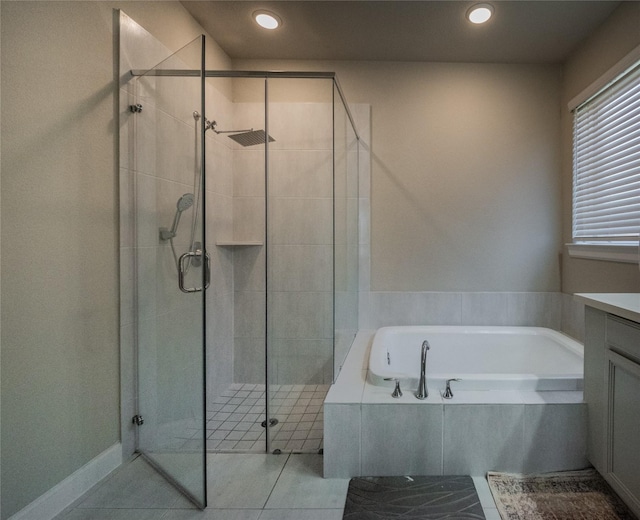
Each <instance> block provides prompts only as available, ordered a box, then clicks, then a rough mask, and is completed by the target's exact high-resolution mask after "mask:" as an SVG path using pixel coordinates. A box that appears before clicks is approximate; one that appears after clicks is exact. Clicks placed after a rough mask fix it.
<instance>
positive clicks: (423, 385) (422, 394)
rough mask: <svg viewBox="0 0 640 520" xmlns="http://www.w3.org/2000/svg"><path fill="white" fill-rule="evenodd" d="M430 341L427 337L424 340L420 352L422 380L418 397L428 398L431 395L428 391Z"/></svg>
mask: <svg viewBox="0 0 640 520" xmlns="http://www.w3.org/2000/svg"><path fill="white" fill-rule="evenodd" d="M429 348H430V347H429V342H428V341H427V340H426V339H425V340H424V341H423V342H422V351H421V353H420V382H419V383H418V391H417V392H416V397H417V398H418V399H426V398H427V397H428V396H429V392H428V391H427V375H426V373H427V350H429Z"/></svg>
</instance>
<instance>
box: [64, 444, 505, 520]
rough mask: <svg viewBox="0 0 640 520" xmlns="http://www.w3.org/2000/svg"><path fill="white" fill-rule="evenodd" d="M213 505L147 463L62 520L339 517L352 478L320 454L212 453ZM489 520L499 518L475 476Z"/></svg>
mask: <svg viewBox="0 0 640 520" xmlns="http://www.w3.org/2000/svg"><path fill="white" fill-rule="evenodd" d="M207 462H208V471H209V479H208V493H209V508H207V509H206V510H205V511H199V510H197V509H195V508H194V507H193V506H192V505H191V503H190V502H189V501H188V500H187V499H186V498H184V497H183V496H182V495H181V494H180V493H179V492H177V491H176V490H174V489H173V487H172V486H171V485H170V484H168V483H167V482H166V481H165V480H164V479H163V478H162V477H161V476H160V475H159V474H157V473H156V472H155V471H154V470H153V469H152V468H151V467H150V466H149V465H148V464H147V463H146V462H145V461H144V460H143V459H142V458H140V457H138V458H136V459H133V460H132V461H130V462H128V463H126V464H124V465H122V466H121V467H120V468H118V469H117V470H116V471H114V472H113V473H112V474H111V475H110V476H109V477H107V478H106V479H104V480H103V481H102V482H101V483H99V484H97V485H96V486H94V487H93V488H92V489H91V490H89V491H88V492H87V493H86V494H85V495H84V496H83V497H81V498H80V499H79V500H77V501H76V502H75V503H74V504H73V505H72V506H70V507H69V508H68V509H67V510H66V511H64V512H63V513H61V514H60V515H58V516H57V517H56V520H125V519H127V520H128V519H131V518H135V519H136V520H341V519H342V513H343V508H344V503H345V498H346V496H347V489H348V486H349V479H324V478H322V456H321V455H317V454H282V455H271V454H264V453H262V454H259V453H244V454H240V453H210V454H209V455H208V459H207ZM474 483H475V484H476V489H477V491H478V495H479V497H480V503H481V504H482V506H483V509H484V512H485V516H486V518H487V520H500V516H499V514H498V513H497V510H496V509H495V504H494V502H493V499H492V498H491V492H490V491H489V487H488V485H487V483H486V480H485V479H484V478H481V477H478V478H474Z"/></svg>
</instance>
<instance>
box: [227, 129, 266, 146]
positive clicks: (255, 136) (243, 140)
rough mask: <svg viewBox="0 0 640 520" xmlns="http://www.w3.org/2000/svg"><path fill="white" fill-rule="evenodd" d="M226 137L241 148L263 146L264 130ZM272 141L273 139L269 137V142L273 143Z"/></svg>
mask: <svg viewBox="0 0 640 520" xmlns="http://www.w3.org/2000/svg"><path fill="white" fill-rule="evenodd" d="M228 137H229V139H233V140H234V141H235V142H236V143H238V144H240V145H242V146H254V145H256V144H264V142H265V137H266V134H265V131H264V130H250V131H248V132H241V133H238V134H233V135H230V136H228ZM274 141H275V139H274V138H273V137H271V136H269V142H270V143H273V142H274Z"/></svg>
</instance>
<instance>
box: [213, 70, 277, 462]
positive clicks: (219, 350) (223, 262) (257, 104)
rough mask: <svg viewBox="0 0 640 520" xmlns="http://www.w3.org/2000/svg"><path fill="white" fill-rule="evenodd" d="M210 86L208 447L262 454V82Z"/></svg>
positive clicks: (224, 82) (223, 82) (240, 80)
mask: <svg viewBox="0 0 640 520" xmlns="http://www.w3.org/2000/svg"><path fill="white" fill-rule="evenodd" d="M205 88H206V92H207V118H208V120H210V121H216V123H217V124H216V129H215V130H216V131H213V130H207V132H206V133H205V141H206V148H207V181H208V182H207V201H208V204H207V207H208V208H209V213H208V214H207V243H208V244H209V250H210V251H211V255H212V280H213V281H212V284H211V288H210V289H209V290H208V291H207V324H208V326H207V338H208V344H207V359H208V360H209V362H208V364H207V366H208V374H207V404H208V416H209V418H210V419H211V420H210V421H209V422H208V423H207V428H208V430H207V446H208V449H209V450H210V451H214V452H216V451H224V452H228V451H233V452H247V451H249V452H262V453H264V451H265V449H266V435H265V431H266V429H265V428H263V427H262V426H261V424H262V422H263V421H264V420H265V409H266V398H265V362H266V360H265V341H266V339H265V334H266V333H265V321H266V292H265V291H266V278H265V277H266V274H265V273H266V271H265V247H264V229H265V147H264V144H259V143H257V144H256V143H255V141H253V140H252V139H251V138H253V137H256V136H257V137H258V138H259V137H260V135H259V131H260V130H263V129H264V128H265V118H264V110H265V109H264V107H265V104H264V91H265V90H264V89H265V80H264V79H263V78H236V79H231V78H207V80H206V87H205ZM249 129H253V132H238V130H249ZM216 132H221V133H216ZM227 132H230V133H227ZM258 141H259V139H258ZM212 244H216V245H215V246H214V245H212ZM214 471H215V470H214Z"/></svg>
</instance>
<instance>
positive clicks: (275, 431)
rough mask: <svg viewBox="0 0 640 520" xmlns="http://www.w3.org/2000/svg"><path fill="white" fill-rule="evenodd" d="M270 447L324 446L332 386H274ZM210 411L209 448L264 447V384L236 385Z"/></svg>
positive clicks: (288, 450) (301, 450)
mask: <svg viewBox="0 0 640 520" xmlns="http://www.w3.org/2000/svg"><path fill="white" fill-rule="evenodd" d="M269 388H270V404H269V415H270V418H272V419H277V420H278V423H277V424H276V425H275V426H271V427H270V434H271V445H270V449H269V451H270V452H273V450H276V449H279V450H281V451H282V452H284V453H292V452H295V453H317V452H318V450H319V449H320V448H322V435H323V433H322V432H323V411H322V403H323V402H324V399H325V397H326V395H327V392H328V391H329V385H270V387H269ZM208 407H209V409H208V411H207V450H208V451H213V452H216V453H224V452H264V451H265V449H266V444H265V428H264V427H263V426H262V425H261V423H262V422H263V421H264V419H265V415H264V414H265V409H266V406H265V386H264V385H254V384H241V383H240V384H233V385H231V386H230V387H229V389H228V390H226V391H225V392H223V393H222V395H221V396H219V397H216V398H215V399H213V402H212V403H210V404H209V405H208Z"/></svg>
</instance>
